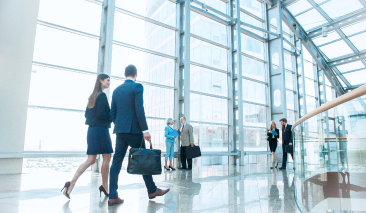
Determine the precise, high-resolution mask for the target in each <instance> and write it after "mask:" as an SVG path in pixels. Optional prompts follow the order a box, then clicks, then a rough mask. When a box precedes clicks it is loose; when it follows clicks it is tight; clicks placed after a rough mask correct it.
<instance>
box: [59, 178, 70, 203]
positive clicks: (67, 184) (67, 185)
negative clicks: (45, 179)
mask: <svg viewBox="0 0 366 213" xmlns="http://www.w3.org/2000/svg"><path fill="white" fill-rule="evenodd" d="M70 185H71V183H70V181H68V182H66V183H65V186H64V188H62V189H61V192H62V190H64V189H65V190H64V192H63V193H62V194H64V195H65V196H66V197H67V198H69V199H71V198H70V195H69V193H67V190H69V187H70Z"/></svg>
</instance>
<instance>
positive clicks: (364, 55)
mask: <svg viewBox="0 0 366 213" xmlns="http://www.w3.org/2000/svg"><path fill="white" fill-rule="evenodd" d="M364 59H366V50H364V51H362V52H359V53H351V54H348V55H344V56H342V57H338V58H335V59H332V60H330V61H328V63H329V66H331V67H334V66H340V65H343V64H348V63H351V62H355V61H359V60H364Z"/></svg>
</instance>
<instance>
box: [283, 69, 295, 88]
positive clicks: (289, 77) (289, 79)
mask: <svg viewBox="0 0 366 213" xmlns="http://www.w3.org/2000/svg"><path fill="white" fill-rule="evenodd" d="M285 78H286V88H287V89H290V90H294V74H292V73H291V72H285Z"/></svg>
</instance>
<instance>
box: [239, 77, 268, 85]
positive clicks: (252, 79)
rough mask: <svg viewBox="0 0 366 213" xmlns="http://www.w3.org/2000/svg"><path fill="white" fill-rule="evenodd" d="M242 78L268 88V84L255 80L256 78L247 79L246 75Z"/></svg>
mask: <svg viewBox="0 0 366 213" xmlns="http://www.w3.org/2000/svg"><path fill="white" fill-rule="evenodd" d="M242 78H243V79H245V80H248V81H253V82H256V83H259V84H264V85H266V86H268V83H266V82H264V81H260V80H257V79H254V78H249V77H246V76H244V75H243V77H242Z"/></svg>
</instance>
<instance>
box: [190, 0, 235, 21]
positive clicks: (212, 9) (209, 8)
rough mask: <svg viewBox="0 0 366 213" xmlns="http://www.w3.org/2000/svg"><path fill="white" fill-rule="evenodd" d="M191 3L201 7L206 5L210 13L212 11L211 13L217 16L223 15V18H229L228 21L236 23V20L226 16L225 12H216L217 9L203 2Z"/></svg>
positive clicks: (193, 0)
mask: <svg viewBox="0 0 366 213" xmlns="http://www.w3.org/2000/svg"><path fill="white" fill-rule="evenodd" d="M191 1H192V2H193V3H195V4H198V5H200V6H203V5H205V7H206V9H207V10H210V11H211V12H213V13H216V14H218V15H221V16H223V17H225V18H227V19H230V20H232V21H235V19H234V18H232V17H231V16H229V15H227V14H225V13H223V12H221V11H219V10H216V9H215V8H213V7H211V6H209V5H207V4H205V3H202V2H200V1H197V0H191Z"/></svg>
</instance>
